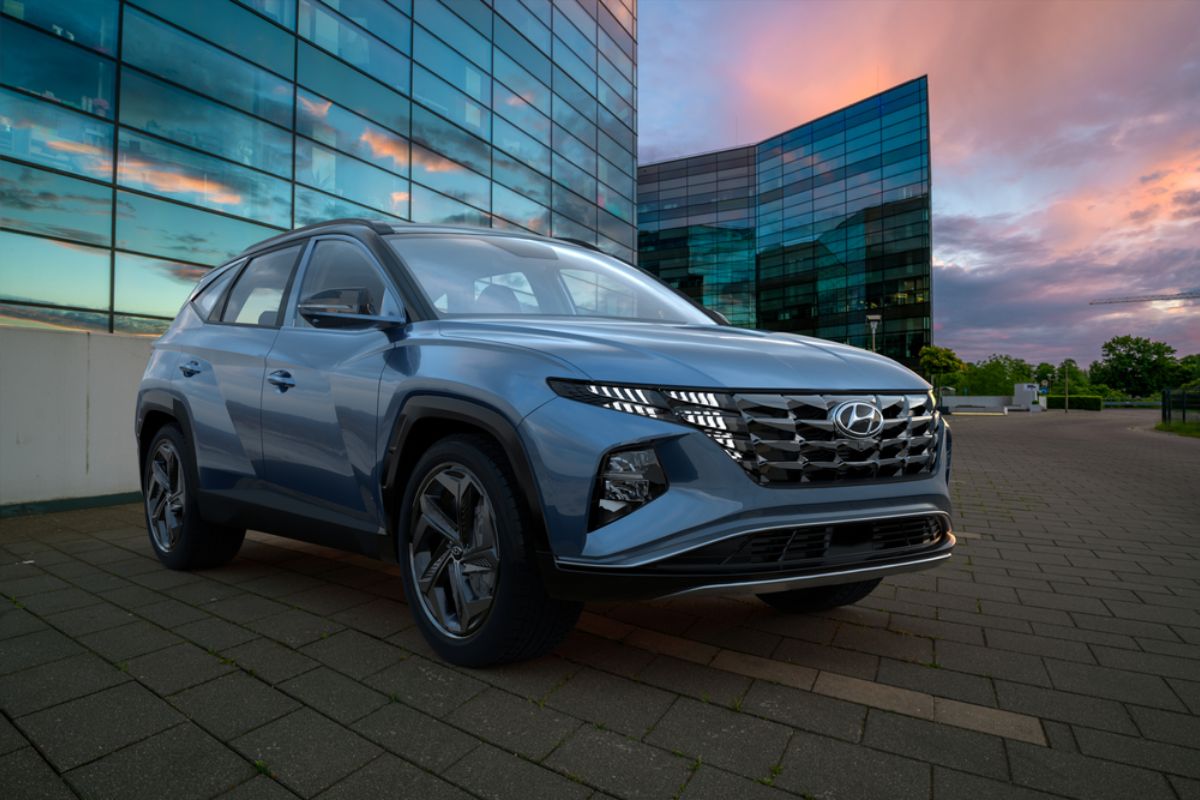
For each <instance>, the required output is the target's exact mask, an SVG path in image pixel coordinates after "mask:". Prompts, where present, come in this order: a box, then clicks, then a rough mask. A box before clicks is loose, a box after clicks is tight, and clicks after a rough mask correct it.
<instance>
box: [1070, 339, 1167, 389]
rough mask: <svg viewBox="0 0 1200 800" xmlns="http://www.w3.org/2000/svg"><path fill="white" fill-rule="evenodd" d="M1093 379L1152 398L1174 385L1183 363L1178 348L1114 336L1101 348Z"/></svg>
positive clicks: (1162, 343) (1164, 343) (1161, 343)
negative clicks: (1176, 355) (1178, 358)
mask: <svg viewBox="0 0 1200 800" xmlns="http://www.w3.org/2000/svg"><path fill="white" fill-rule="evenodd" d="M1100 352H1101V353H1102V354H1103V355H1102V357H1101V359H1100V361H1098V362H1096V363H1095V364H1094V365H1093V372H1092V375H1091V379H1092V380H1093V381H1095V382H1096V383H1103V384H1106V385H1108V386H1111V387H1112V388H1114V389H1117V390H1120V391H1122V392H1125V393H1126V394H1128V395H1131V396H1133V397H1149V396H1151V395H1154V394H1157V393H1158V392H1160V391H1161V390H1162V389H1163V388H1164V387H1166V386H1168V385H1170V384H1171V383H1172V378H1174V377H1176V374H1177V371H1178V367H1179V362H1178V361H1176V359H1175V348H1174V347H1171V345H1169V344H1167V343H1166V342H1156V341H1153V340H1151V339H1146V338H1144V337H1141V336H1114V337H1113V338H1112V339H1109V340H1108V341H1107V342H1105V343H1104V345H1103V347H1101V348H1100Z"/></svg>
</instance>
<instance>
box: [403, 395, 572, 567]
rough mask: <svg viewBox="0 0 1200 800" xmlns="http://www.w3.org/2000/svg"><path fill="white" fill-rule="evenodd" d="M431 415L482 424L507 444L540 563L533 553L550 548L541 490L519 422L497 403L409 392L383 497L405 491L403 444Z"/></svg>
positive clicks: (531, 547) (530, 540)
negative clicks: (399, 481) (402, 483)
mask: <svg viewBox="0 0 1200 800" xmlns="http://www.w3.org/2000/svg"><path fill="white" fill-rule="evenodd" d="M429 419H437V420H443V421H447V422H459V423H464V424H468V425H471V426H473V427H476V428H481V429H483V430H484V431H486V432H487V433H488V434H490V435H491V436H492V437H493V438H494V439H496V441H498V442H499V443H500V446H501V447H503V448H504V451H505V454H506V455H507V456H508V461H509V465H510V466H511V467H512V471H513V475H514V477H515V478H516V480H517V488H518V490H519V491H520V493H521V497H522V499H523V500H524V502H525V505H526V508H527V510H528V511H529V514H530V516H531V518H532V519H533V522H534V536H532V537H527V538H526V540H525V544H526V548H527V549H528V551H529V555H530V558H531V559H534V563H537V560H536V559H535V558H534V557H535V555H536V553H537V552H538V551H541V552H544V553H548V552H550V540H549V532H548V531H547V529H546V517H545V514H544V513H543V509H542V496H541V492H540V491H539V489H538V485H537V481H536V480H535V479H534V474H533V468H532V467H531V466H530V461H529V454H528V452H527V451H526V448H525V443H524V442H523V441H522V440H521V436H520V434H519V433H517V427H516V425H515V424H514V423H513V422H512V421H511V420H510V419H509V418H508V417H507V416H505V415H504V414H503V413H502V412H500V411H499V410H498V409H496V408H495V407H494V406H491V405H488V404H487V403H484V402H481V401H478V400H472V399H467V398H465V397H460V396H457V395H447V394H440V393H437V392H418V393H415V394H412V395H410V396H409V397H408V398H407V399H406V400H405V401H404V404H403V405H402V406H401V407H400V411H399V413H398V414H397V415H396V421H395V423H394V424H393V425H392V431H391V434H390V436H389V438H388V448H387V452H386V453H385V454H384V471H383V480H382V491H383V495H384V497H388V496H393V497H394V496H395V493H396V492H397V491H401V492H402V491H403V489H404V487H400V486H397V485H396V481H397V478H398V477H399V474H400V466H401V465H400V456H401V454H402V453H403V452H404V444H405V442H407V441H408V439H409V436H410V435H411V433H412V430H413V428H414V427H415V426H416V425H417V423H419V422H423V421H425V420H429ZM398 502H399V501H398V500H397V501H395V504H398ZM395 504H392V505H388V506H386V507H387V508H388V509H389V516H393V517H394V511H395ZM388 522H389V525H388V528H389V529H390V530H391V533H392V538H393V539H395V537H396V536H397V535H398V531H396V530H395V529H394V526H392V525H391V524H390V522H391V520H389V521H388Z"/></svg>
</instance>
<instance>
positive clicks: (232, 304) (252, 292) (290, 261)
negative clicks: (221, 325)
mask: <svg viewBox="0 0 1200 800" xmlns="http://www.w3.org/2000/svg"><path fill="white" fill-rule="evenodd" d="M300 247H301V245H298V244H297V245H293V246H291V247H285V248H284V249H282V250H275V251H272V252H270V253H266V254H264V255H261V256H258V257H257V258H255V259H252V260H251V261H250V263H249V264H247V265H246V268H245V269H243V270H242V274H241V275H240V276H238V279H237V283H235V284H234V285H233V289H232V290H230V292H229V299H228V300H227V301H226V302H225V309H224V311H222V312H221V321H222V322H233V323H237V324H238V325H260V326H262V327H265V328H269V327H271V326H273V325H275V323H276V322H278V321H279V314H280V312H281V311H282V310H283V296H284V290H285V289H286V288H287V284H288V278H290V277H291V275H292V267H293V266H295V264H296V256H297V255H298V254H299V253H300Z"/></svg>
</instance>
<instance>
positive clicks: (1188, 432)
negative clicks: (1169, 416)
mask: <svg viewBox="0 0 1200 800" xmlns="http://www.w3.org/2000/svg"><path fill="white" fill-rule="evenodd" d="M1154 430H1156V431H1166V432H1167V433H1175V434H1178V435H1180V436H1195V437H1197V438H1200V422H1160V423H1158V424H1157V425H1155V426H1154Z"/></svg>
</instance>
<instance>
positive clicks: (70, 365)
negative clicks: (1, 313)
mask: <svg viewBox="0 0 1200 800" xmlns="http://www.w3.org/2000/svg"><path fill="white" fill-rule="evenodd" d="M152 341H153V340H152V339H150V338H147V337H141V336H121V335H114V334H107V333H102V334H89V333H77V332H68V331H47V330H32V329H25V328H0V506H4V505H11V504H13V503H30V502H37V501H41V500H59V499H65V498H77V497H95V496H98V495H106V494H117V493H121V492H136V491H138V488H139V486H138V471H137V449H136V443H135V440H134V436H133V416H134V404H135V402H136V399H137V387H138V382H139V381H140V380H141V377H142V371H143V370H144V369H145V368H146V361H147V360H148V359H149V358H150V344H151V342H152Z"/></svg>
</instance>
